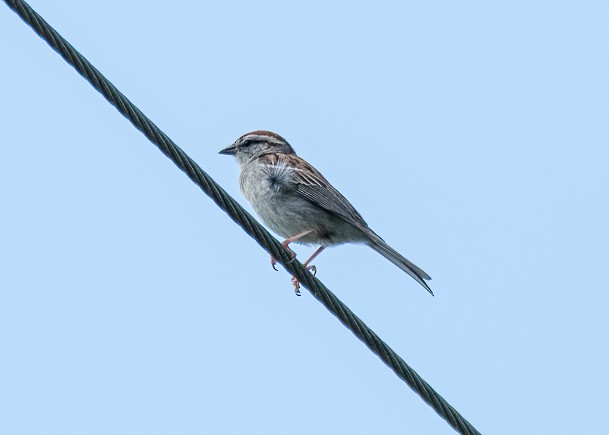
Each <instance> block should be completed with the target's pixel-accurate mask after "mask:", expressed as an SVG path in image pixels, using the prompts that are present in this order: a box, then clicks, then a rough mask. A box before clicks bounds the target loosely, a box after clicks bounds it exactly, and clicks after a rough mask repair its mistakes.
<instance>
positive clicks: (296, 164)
mask: <svg viewBox="0 0 609 435" xmlns="http://www.w3.org/2000/svg"><path fill="white" fill-rule="evenodd" d="M279 160H280V164H281V166H284V167H286V168H287V169H289V170H290V175H291V176H290V182H291V183H293V184H294V186H295V192H296V193H297V194H298V195H300V196H302V197H303V198H305V199H307V200H309V201H311V202H312V203H313V204H316V205H318V206H320V207H322V208H324V209H326V210H328V211H329V212H331V213H335V214H337V215H338V216H340V217H341V218H343V219H344V220H346V221H347V222H349V223H350V224H352V225H354V226H356V227H357V228H359V229H362V230H365V229H367V228H368V224H367V223H366V221H365V220H364V218H363V217H362V215H360V214H359V213H358V212H357V210H356V209H355V207H353V206H352V205H351V203H350V202H349V201H347V198H345V197H344V196H343V195H341V193H340V192H339V191H338V190H336V189H335V188H334V186H332V185H331V184H330V182H328V180H326V179H325V178H324V176H323V175H321V174H320V173H319V171H318V170H317V169H315V168H314V167H313V166H312V165H311V164H309V163H308V162H306V161H305V160H303V159H301V158H300V157H298V156H296V155H294V154H283V155H281V157H280V159H279Z"/></svg>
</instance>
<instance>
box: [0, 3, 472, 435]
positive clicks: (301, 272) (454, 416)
mask: <svg viewBox="0 0 609 435" xmlns="http://www.w3.org/2000/svg"><path fill="white" fill-rule="evenodd" d="M4 1H5V3H6V4H7V5H8V6H9V8H11V9H12V10H13V11H14V12H16V13H17V14H18V15H19V16H20V17H21V19H22V20H23V21H25V22H26V23H27V24H28V25H29V26H30V27H31V28H32V29H33V30H34V31H35V32H36V33H37V34H38V35H39V36H40V37H41V38H42V39H44V40H45V41H46V42H47V43H48V44H49V45H50V46H51V47H52V48H53V49H54V50H55V51H56V52H57V53H58V54H59V55H60V56H61V57H63V58H64V59H65V60H66V62H68V63H69V64H70V65H72V66H73V67H74V68H75V69H76V70H77V71H78V73H79V74H80V75H81V76H82V77H84V78H85V79H86V80H87V81H88V82H89V83H91V85H92V86H93V87H94V88H95V89H96V90H97V91H98V92H100V93H101V94H102V95H103V96H104V97H105V98H106V100H108V102H110V104H112V105H113V106H114V107H116V109H117V110H118V111H119V112H120V113H121V114H122V115H123V116H124V117H125V118H127V119H128V120H129V121H130V122H131V123H132V124H133V126H134V127H135V128H137V129H138V130H140V131H141V132H142V133H143V134H144V135H145V136H146V137H147V138H148V139H149V140H150V141H151V142H152V143H153V144H154V145H156V146H157V147H158V148H159V150H161V152H162V153H163V154H165V155H166V156H167V157H168V158H169V159H170V160H171V161H172V162H173V163H174V164H175V165H176V166H177V167H178V168H180V169H181V170H182V171H183V172H184V173H185V174H186V175H188V177H189V178H190V179H191V180H192V181H193V182H194V183H195V184H196V185H197V186H199V187H200V188H201V190H203V192H205V193H206V194H207V195H208V196H209V197H210V198H211V199H212V200H213V201H214V202H215V203H216V204H217V205H218V207H220V208H221V209H222V210H224V211H225V212H226V213H227V214H228V215H229V216H230V217H231V219H232V220H233V221H235V222H236V223H237V224H238V225H239V226H240V227H241V228H243V230H244V231H245V232H246V233H247V234H249V235H250V236H251V237H252V238H253V239H254V240H256V242H258V244H259V245H260V246H262V247H263V248H264V249H265V250H266V251H267V252H269V253H270V254H271V255H272V256H273V257H274V258H275V259H277V261H278V262H279V263H280V264H282V265H283V267H285V269H286V270H287V271H288V272H290V273H291V274H292V275H293V276H295V277H296V278H297V279H298V280H299V281H300V283H301V284H302V285H303V286H304V287H305V288H306V289H307V290H309V291H310V292H311V294H312V295H313V296H314V297H315V298H316V299H317V300H318V301H320V302H321V303H322V304H323V305H324V306H325V307H326V308H327V309H328V310H329V311H330V312H331V313H332V314H334V316H336V317H337V318H338V319H339V320H340V322H341V323H342V324H343V325H345V326H346V327H347V328H348V329H349V330H350V331H351V332H352V333H353V334H354V335H355V336H356V337H357V338H359V339H360V340H361V341H362V342H363V343H364V344H365V345H366V346H367V347H368V348H369V349H370V350H371V351H372V352H374V353H375V354H376V355H377V356H378V357H379V358H380V359H381V360H382V361H383V362H384V363H385V364H386V365H387V366H389V367H390V368H391V369H392V370H393V371H394V372H395V374H396V375H397V376H398V377H399V378H400V379H402V380H403V381H404V382H406V384H408V386H409V387H410V388H412V389H413V390H414V391H415V392H416V393H417V394H418V395H419V396H420V397H421V398H422V399H423V400H424V401H425V402H426V403H427V404H428V405H429V406H431V407H432V408H433V409H434V410H435V411H436V412H437V413H438V415H440V416H441V417H442V418H443V419H444V420H446V421H447V422H448V424H449V425H450V426H451V427H452V428H453V429H455V430H456V431H457V432H459V433H462V434H479V432H478V431H477V430H476V429H475V428H474V427H473V426H472V425H471V424H470V423H469V422H468V421H467V420H466V419H465V418H464V417H463V416H462V415H461V414H459V412H457V410H455V409H454V408H453V407H452V406H451V405H450V404H449V403H448V402H446V400H444V398H442V396H440V395H439V394H438V393H437V392H436V391H435V390H434V389H433V388H432V387H431V386H430V385H429V384H428V383H427V382H425V381H424V380H423V379H422V378H421V377H420V376H419V375H418V373H417V372H415V371H414V370H413V369H412V368H411V367H410V366H409V365H408V364H406V362H405V361H404V360H403V359H402V358H401V357H400V356H399V355H398V354H396V353H395V352H394V351H393V350H392V349H391V348H390V347H389V346H388V345H387V344H386V343H385V342H384V341H383V340H381V339H380V338H379V337H378V336H377V335H376V334H375V333H374V331H372V330H371V329H370V328H369V327H368V326H367V325H366V324H365V323H364V322H363V321H362V320H360V319H359V318H358V317H357V316H356V315H355V314H354V313H353V312H351V310H350V309H349V308H348V307H347V306H346V305H345V304H343V303H342V302H341V301H340V300H339V299H338V298H337V297H336V296H335V295H334V294H333V293H332V292H331V291H330V290H329V289H328V288H327V287H326V286H325V285H324V284H323V283H322V282H321V281H319V280H318V279H317V278H316V277H315V276H313V275H312V274H311V273H310V272H309V271H307V270H306V269H305V268H304V267H303V266H302V264H301V263H300V262H298V261H292V257H291V255H290V253H289V252H288V251H287V250H286V249H284V248H283V246H282V245H281V243H279V241H277V239H275V238H274V237H273V236H272V235H271V234H270V233H269V232H268V231H267V230H266V229H265V228H264V227H262V226H261V225H260V224H259V223H258V222H257V221H256V220H255V219H254V218H253V217H252V216H251V215H250V214H249V213H248V212H247V211H245V210H244V209H243V207H241V206H240V205H239V204H238V203H237V202H236V201H235V200H234V199H233V198H232V197H231V196H230V195H229V194H228V193H227V192H226V191H224V189H222V187H220V185H218V184H217V183H216V182H215V181H214V180H213V179H212V178H211V177H210V176H209V175H208V174H207V173H205V172H204V171H203V170H202V169H201V168H200V167H199V166H198V165H197V164H196V163H195V162H194V161H193V160H192V159H191V158H190V157H189V156H188V155H186V153H185V152H184V151H182V150H181V149H180V148H179V147H178V146H177V145H176V144H175V143H174V142H173V141H172V140H171V139H170V138H169V137H168V136H167V135H166V134H165V133H163V132H162V131H161V130H160V129H159V128H158V127H157V126H156V125H155V124H154V123H153V122H152V121H151V120H150V119H148V117H146V116H145V115H144V114H143V113H142V112H141V111H140V110H139V109H138V108H137V107H136V106H135V105H133V103H131V101H129V100H128V99H127V97H125V96H124V95H123V94H122V93H121V92H120V91H119V90H118V89H116V87H114V85H113V84H112V83H110V81H108V79H106V78H105V77H104V76H103V75H102V74H101V73H100V72H99V71H98V70H97V69H96V68H95V67H94V66H93V65H91V63H89V61H88V60H87V59H85V58H84V56H82V55H81V54H80V53H79V52H78V51H76V49H74V47H72V46H71V45H70V44H69V43H68V42H67V41H66V40H65V39H64V38H63V37H62V36H61V35H60V34H59V33H57V31H55V29H53V28H52V27H51V26H50V25H49V24H48V23H47V22H46V21H45V20H44V19H43V18H42V17H40V15H38V14H37V13H36V12H35V11H34V10H33V9H32V8H31V7H30V6H29V5H28V4H27V3H26V2H24V1H21V0H4Z"/></svg>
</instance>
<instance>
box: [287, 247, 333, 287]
mask: <svg viewBox="0 0 609 435" xmlns="http://www.w3.org/2000/svg"><path fill="white" fill-rule="evenodd" d="M324 249H326V247H325V246H324V245H321V246H320V247H319V248H318V249H317V251H315V252H314V253H313V255H311V256H310V257H309V258H308V259H307V261H305V262H304V263H302V265H303V266H304V267H306V268H307V270H310V271H311V272H313V275H315V274H316V273H317V268H316V267H315V266H313V265H311V266H309V263H310V262H311V261H313V259H314V258H315V257H317V256H318V255H319V254H321V251H323V250H324ZM292 285H293V286H294V293H296V296H300V283H299V282H298V279H296V277H295V276H293V277H292Z"/></svg>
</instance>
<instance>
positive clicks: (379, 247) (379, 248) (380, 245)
mask: <svg viewBox="0 0 609 435" xmlns="http://www.w3.org/2000/svg"><path fill="white" fill-rule="evenodd" d="M369 236H370V242H369V243H368V246H370V247H371V248H372V249H374V250H375V251H376V252H378V253H379V254H381V255H382V256H383V257H385V258H386V259H387V260H389V261H391V262H392V263H393V264H395V265H396V266H397V267H399V268H400V269H402V270H403V271H404V272H406V273H407V274H408V275H410V276H411V277H412V278H413V279H414V280H415V281H416V282H418V283H419V284H421V285H422V286H423V287H424V288H425V290H427V291H428V292H429V293H431V295H432V296H433V291H431V288H430V287H429V285H428V284H427V283H426V282H425V281H429V280H430V279H431V277H430V276H429V275H427V274H426V273H425V272H424V271H423V270H422V269H421V268H420V267H418V266H417V265H416V264H414V263H412V262H411V261H409V260H407V259H406V258H404V257H402V255H400V253H399V252H397V251H396V250H395V249H393V248H392V247H391V246H389V245H388V244H387V243H386V242H385V241H384V240H383V239H381V238H380V237H379V236H377V235H376V234H374V233H373V234H370V235H369Z"/></svg>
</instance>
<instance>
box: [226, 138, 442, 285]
mask: <svg viewBox="0 0 609 435" xmlns="http://www.w3.org/2000/svg"><path fill="white" fill-rule="evenodd" d="M220 154H228V155H232V156H235V158H236V160H237V162H238V163H239V165H240V166H241V176H240V178H239V182H240V186H241V191H242V192H243V194H244V195H245V197H246V198H247V199H248V201H249V202H250V203H251V204H252V207H253V208H254V210H256V213H258V215H259V216H260V218H261V219H262V220H263V221H264V223H265V224H266V225H268V226H269V227H270V228H271V229H272V230H273V231H274V232H276V233H277V234H279V235H280V236H282V237H285V238H286V239H285V241H284V242H283V246H284V247H285V248H286V249H288V250H289V251H290V252H291V253H292V255H294V257H295V256H296V254H295V253H294V251H292V250H291V249H290V248H289V244H290V243H292V242H297V243H301V244H305V245H311V244H315V245H320V247H319V248H318V249H317V251H315V253H314V254H313V255H312V256H311V257H310V258H309V259H308V260H307V261H305V262H304V263H303V265H304V266H305V267H307V268H308V269H309V270H311V271H312V272H313V273H315V272H316V268H315V266H310V265H309V263H310V262H311V261H312V260H313V259H314V258H315V257H317V255H319V254H320V253H321V251H323V250H324V249H325V247H326V246H332V245H340V244H343V243H364V244H366V245H368V246H370V247H371V248H372V249H374V250H375V251H377V252H378V253H379V254H381V255H382V256H383V257H385V258H386V259H388V260H389V261H391V262H392V263H393V264H395V265H396V266H397V267H399V268H400V269H402V270H403V271H404V272H406V273H407V274H408V275H410V276H411V277H412V278H414V280H415V281H417V282H418V283H419V284H421V285H422V286H423V287H425V289H426V290H427V291H428V292H429V293H431V294H432V295H433V292H432V291H431V289H430V288H429V286H428V285H427V283H426V282H425V280H430V279H431V278H430V277H429V275H427V274H426V273H425V272H423V271H422V270H421V269H420V268H418V267H417V266H415V265H414V264H413V263H411V262H410V261H408V260H407V259H406V258H404V257H402V256H401V255H400V254H399V253H398V252H397V251H395V250H394V249H393V248H391V247H390V246H389V245H388V244H387V243H385V241H384V240H383V239H381V238H380V237H379V236H378V235H377V234H376V233H375V232H374V231H372V230H371V229H370V228H369V227H368V224H367V223H366V222H365V221H364V218H362V216H361V215H360V214H359V213H358V212H357V210H355V208H353V206H352V205H351V204H350V203H349V201H347V199H345V197H344V196H343V195H341V194H340V192H339V191H338V190H336V189H335V188H334V187H333V186H332V185H331V184H330V183H329V182H328V181H327V180H326V179H325V178H324V177H323V175H321V174H320V173H319V171H317V169H315V168H314V167H313V166H311V165H310V164H309V163H307V162H306V161H305V160H303V159H301V158H300V157H298V156H297V155H296V153H295V152H294V149H293V148H292V147H291V146H290V144H289V143H288V142H287V141H286V140H285V139H284V138H282V137H281V136H279V135H278V134H276V133H272V132H270V131H263V130H259V131H253V132H251V133H247V134H244V135H243V136H241V137H240V138H239V139H237V140H236V141H235V143H233V144H232V145H230V146H228V147H226V148H224V149H223V150H222V151H220ZM271 264H272V266H273V268H275V260H274V259H273V258H272V257H271ZM292 283H293V284H294V290H295V291H296V294H300V292H299V283H298V281H297V280H296V278H294V277H292Z"/></svg>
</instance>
